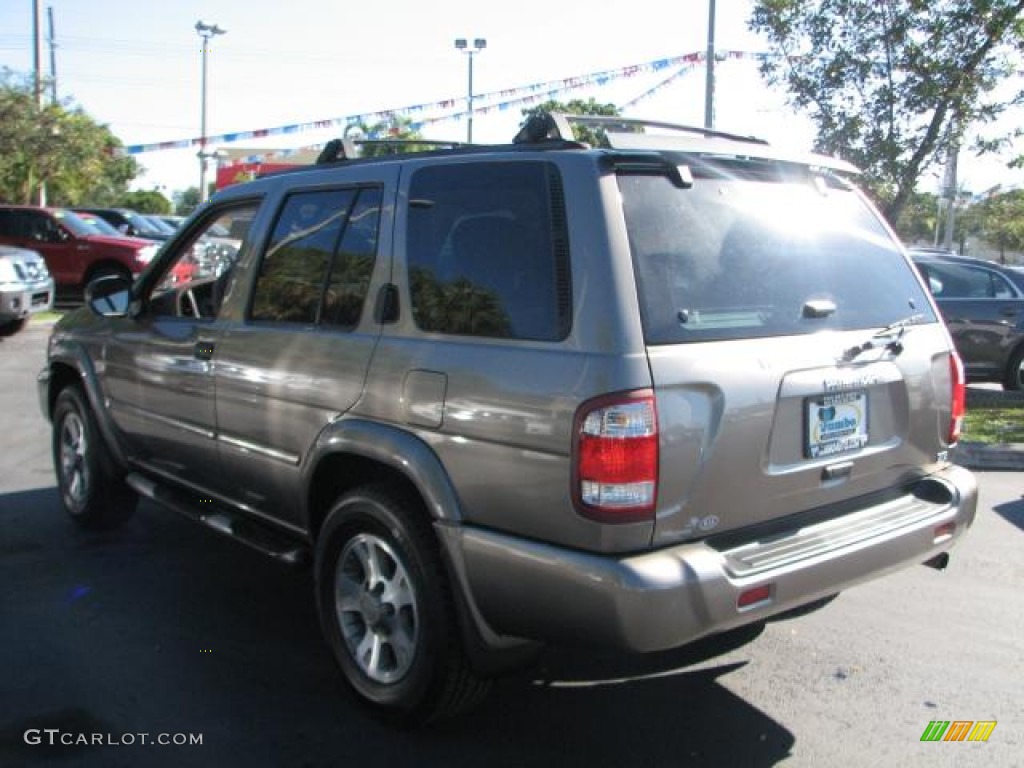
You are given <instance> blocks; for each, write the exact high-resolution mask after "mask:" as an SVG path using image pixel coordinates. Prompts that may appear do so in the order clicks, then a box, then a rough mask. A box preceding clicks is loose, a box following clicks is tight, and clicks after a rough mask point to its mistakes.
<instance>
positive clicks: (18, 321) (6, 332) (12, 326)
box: [0, 317, 28, 336]
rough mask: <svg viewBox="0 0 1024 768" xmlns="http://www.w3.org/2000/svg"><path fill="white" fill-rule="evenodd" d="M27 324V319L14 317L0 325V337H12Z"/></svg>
mask: <svg viewBox="0 0 1024 768" xmlns="http://www.w3.org/2000/svg"><path fill="white" fill-rule="evenodd" d="M27 323H28V318H27V317H16V318H14V319H13V320H7V321H5V322H2V323H0V336H13V335H14V334H16V333H17V332H18V331H20V330H21V329H22V328H24V327H25V325H26V324H27Z"/></svg>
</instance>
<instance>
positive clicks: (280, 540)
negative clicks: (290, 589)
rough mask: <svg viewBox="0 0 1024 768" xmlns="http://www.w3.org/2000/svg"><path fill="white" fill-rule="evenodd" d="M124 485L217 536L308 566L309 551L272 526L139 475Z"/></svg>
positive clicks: (128, 479)
mask: <svg viewBox="0 0 1024 768" xmlns="http://www.w3.org/2000/svg"><path fill="white" fill-rule="evenodd" d="M125 482H126V483H128V485H129V486H131V487H132V488H133V489H134V490H135V491H136V492H137V493H138V494H139V495H141V496H144V497H146V498H147V499H152V500H153V501H155V502H156V503H157V504H160V505H161V506H164V507H167V508H168V509H171V510H173V511H175V512H177V513H178V514H179V515H183V516H185V517H187V518H188V519H189V520H192V521H193V522H196V523H201V524H203V525H205V526H206V527H207V528H212V529H213V530H215V531H217V533H220V534H223V535H224V536H228V537H230V538H232V539H234V540H235V541H238V542H240V543H242V544H245V545H246V546H248V547H251V548H252V549H255V550H256V551H258V552H262V553H263V554H264V555H267V556H268V557H271V558H273V559H274V560H277V561H279V562H281V563H284V564H286V565H305V564H306V563H308V562H309V559H310V557H309V548H308V547H306V546H304V545H302V544H300V543H297V542H296V541H295V540H294V539H290V538H288V537H287V536H284V535H282V534H280V533H278V532H277V531H275V530H273V529H272V528H270V527H269V526H266V525H262V524H260V523H258V522H255V521H253V520H251V519H250V518H248V517H245V516H243V515H239V514H237V513H234V512H230V511H228V510H226V509H224V508H222V507H216V506H213V505H207V504H203V505H202V506H200V505H198V504H197V503H196V502H195V500H194V499H192V498H191V497H189V496H188V494H185V493H181V492H180V491H176V490H174V489H173V488H169V487H167V486H165V485H160V484H159V483H155V482H153V481H152V480H150V479H149V478H148V477H143V476H142V475H140V474H138V473H137V472H132V473H130V474H128V476H127V477H125Z"/></svg>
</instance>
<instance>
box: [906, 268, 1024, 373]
mask: <svg viewBox="0 0 1024 768" xmlns="http://www.w3.org/2000/svg"><path fill="white" fill-rule="evenodd" d="M910 253H911V257H912V258H913V260H914V263H915V264H916V265H917V269H918V271H919V272H920V273H921V275H922V276H923V277H924V279H925V282H926V283H927V284H928V288H929V290H930V291H931V292H932V295H933V296H934V297H935V300H936V302H937V303H938V305H939V309H940V310H941V312H942V315H943V317H944V318H945V321H946V325H947V326H948V327H949V332H950V333H951V334H952V336H953V342H954V343H955V344H956V348H957V351H958V352H959V353H960V357H961V359H962V360H963V362H964V368H965V370H966V372H967V379H968V381H994V382H998V383H1000V384H1002V385H1003V387H1004V388H1006V389H1011V390H1020V389H1022V388H1024V272H1019V271H1017V270H1014V269H1010V268H1008V267H1003V266H1001V265H999V264H996V263H994V262H991V261H985V260H984V259H975V258H971V257H968V256H957V255H954V254H950V253H941V252H936V251H933V250H926V249H917V248H912V249H910Z"/></svg>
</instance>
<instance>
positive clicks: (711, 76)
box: [704, 0, 715, 131]
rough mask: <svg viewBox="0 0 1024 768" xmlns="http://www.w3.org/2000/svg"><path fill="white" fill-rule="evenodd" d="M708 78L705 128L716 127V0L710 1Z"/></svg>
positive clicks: (705, 92)
mask: <svg viewBox="0 0 1024 768" xmlns="http://www.w3.org/2000/svg"><path fill="white" fill-rule="evenodd" d="M706 64H707V77H706V79H705V81H704V127H705V128H706V129H707V130H709V131H710V130H711V129H712V128H714V127H715V0H708V51H707V62H706Z"/></svg>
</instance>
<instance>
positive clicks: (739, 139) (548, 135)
mask: <svg viewBox="0 0 1024 768" xmlns="http://www.w3.org/2000/svg"><path fill="white" fill-rule="evenodd" d="M573 125H580V126H586V127H588V128H591V129H594V130H596V131H597V132H598V133H599V136H600V139H601V141H602V142H607V143H608V146H609V147H611V148H612V149H633V150H676V151H680V152H688V153H691V154H699V155H704V156H717V157H733V158H746V159H756V160H769V161H776V162H784V163H796V164H799V165H806V166H811V167H815V168H827V169H829V170H833V171H840V172H842V173H849V174H858V173H860V169H859V168H857V167H856V166H855V165H852V164H851V163H848V162H846V161H845V160H840V159H839V158H835V157H829V156H827V155H820V154H815V153H811V152H789V151H786V150H779V149H775V148H772V147H771V145H770V144H769V143H768V142H767V141H765V140H764V139H761V138H758V137H756V136H742V135H740V134H735V133H726V132H725V131H715V130H711V129H709V128H698V127H695V126H692V125H677V124H675V123H665V122H661V121H657V120H643V119H637V118H631V117H615V116H606V115H569V114H563V113H557V112H552V113H541V114H538V115H535V116H533V117H531V118H530V119H529V120H527V122H526V124H525V125H524V126H523V128H522V129H521V130H520V131H519V133H518V134H516V137H515V139H514V142H515V143H516V144H525V143H541V142H545V141H556V140H562V141H569V142H571V141H573V140H574V139H573V129H572V127H573ZM650 129H654V130H655V131H657V132H653V133H652V132H651V131H650Z"/></svg>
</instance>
